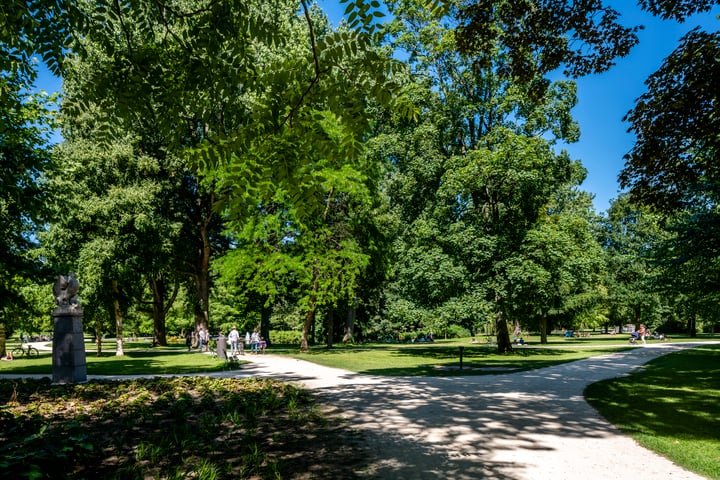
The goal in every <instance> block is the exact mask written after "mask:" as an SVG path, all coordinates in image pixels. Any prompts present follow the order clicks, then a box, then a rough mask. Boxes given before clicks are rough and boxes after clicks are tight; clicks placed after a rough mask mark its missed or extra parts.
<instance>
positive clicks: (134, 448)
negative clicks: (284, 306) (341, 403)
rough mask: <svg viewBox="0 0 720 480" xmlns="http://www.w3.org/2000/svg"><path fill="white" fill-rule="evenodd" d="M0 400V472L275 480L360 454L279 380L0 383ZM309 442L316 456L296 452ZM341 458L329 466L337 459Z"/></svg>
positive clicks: (337, 468) (307, 400) (338, 469)
mask: <svg viewBox="0 0 720 480" xmlns="http://www.w3.org/2000/svg"><path fill="white" fill-rule="evenodd" d="M0 398H3V399H10V398H12V399H13V401H12V402H9V403H6V404H4V405H3V406H2V409H0V425H2V428H0V431H2V432H3V433H2V436H3V443H2V447H0V458H2V460H1V461H0V471H2V472H4V473H7V472H23V473H26V474H29V475H30V476H36V477H57V476H58V475H62V476H64V478H89V477H96V478H128V477H132V478H137V477H145V476H153V477H155V476H157V477H163V478H181V477H187V476H195V477H197V478H216V477H228V476H232V477H234V478H276V477H277V476H280V475H282V476H284V475H287V474H288V473H289V472H294V471H307V470H308V469H311V468H312V470H313V471H316V472H319V473H318V474H319V475H320V474H322V475H323V477H322V478H331V475H329V474H328V475H325V474H324V473H321V472H324V470H325V469H326V468H327V467H328V465H332V469H333V470H332V471H333V472H335V473H338V472H344V471H345V470H344V469H345V468H347V469H348V472H350V471H351V468H352V467H351V465H354V464H355V463H354V462H356V461H358V462H359V461H361V459H362V454H358V452H356V451H353V449H352V447H349V446H347V442H344V441H342V440H341V435H342V432H338V431H337V428H336V426H335V425H333V424H332V423H330V422H328V421H327V419H326V418H323V417H322V416H320V415H319V414H318V412H317V411H316V410H314V408H313V404H312V399H311V398H310V397H309V396H308V395H307V393H306V392H304V391H301V390H298V389H297V388H296V387H293V386H291V385H289V384H281V383H279V382H273V381H267V380H245V381H237V380H235V379H232V380H231V379H210V378H203V377H183V378H177V377H176V378H167V379H146V380H134V381H127V382H88V383H87V384H84V385H64V386H62V385H50V383H49V381H47V380H40V381H38V380H22V381H17V382H9V381H4V382H0ZM303 432H305V433H303ZM307 432H313V434H312V435H309V434H308V433H307ZM309 445H315V446H316V447H317V448H316V452H315V453H316V455H313V456H310V457H308V456H306V455H297V452H298V451H303V449H304V448H307V447H308V446H309ZM322 451H326V452H327V455H332V456H333V458H334V460H333V461H332V462H330V459H329V457H325V454H323V453H321V452H322ZM351 455H354V456H352V457H350V458H351V460H349V461H346V462H345V464H346V465H345V466H340V465H339V463H338V459H342V460H345V459H346V458H347V457H349V456H351ZM310 464H312V467H311V465H310Z"/></svg>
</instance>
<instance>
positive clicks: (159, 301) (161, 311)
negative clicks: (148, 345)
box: [150, 275, 180, 346]
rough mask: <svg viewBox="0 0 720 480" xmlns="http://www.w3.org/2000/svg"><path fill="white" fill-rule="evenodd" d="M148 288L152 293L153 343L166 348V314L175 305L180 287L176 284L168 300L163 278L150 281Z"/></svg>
mask: <svg viewBox="0 0 720 480" xmlns="http://www.w3.org/2000/svg"><path fill="white" fill-rule="evenodd" d="M150 288H151V289H152V293H153V305H152V315H153V343H154V344H156V345H162V346H167V329H166V324H165V321H166V319H167V313H168V312H169V311H170V309H171V308H172V306H173V303H175V298H177V294H178V290H179V289H180V286H179V285H178V284H177V283H176V284H175V288H174V290H173V293H172V295H171V296H170V298H167V289H168V285H167V282H166V281H165V276H163V275H159V276H157V277H153V278H151V279H150Z"/></svg>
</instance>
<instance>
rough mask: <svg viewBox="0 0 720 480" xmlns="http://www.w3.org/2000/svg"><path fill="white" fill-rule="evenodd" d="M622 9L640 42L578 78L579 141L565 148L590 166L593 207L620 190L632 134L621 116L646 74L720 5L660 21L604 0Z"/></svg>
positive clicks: (630, 5) (627, 4)
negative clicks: (601, 69) (603, 68)
mask: <svg viewBox="0 0 720 480" xmlns="http://www.w3.org/2000/svg"><path fill="white" fill-rule="evenodd" d="M607 3H608V4H610V5H611V6H612V7H613V8H615V9H616V10H617V11H618V12H620V13H621V14H622V17H621V19H624V21H623V22H622V23H623V24H625V25H631V24H632V25H636V24H640V25H644V26H645V29H644V30H642V31H640V32H639V38H640V43H639V44H638V45H637V46H636V47H635V48H634V49H633V50H632V51H631V53H630V55H628V56H627V57H625V58H623V59H620V60H618V61H617V64H616V65H615V66H614V67H613V68H612V69H610V70H609V71H608V72H605V73H603V74H600V75H593V76H589V77H585V78H581V79H578V80H577V85H578V105H577V106H576V107H575V109H574V110H573V115H574V117H575V118H576V119H577V121H578V122H579V124H580V130H581V137H580V141H579V142H577V143H575V144H572V145H568V146H567V147H566V148H567V150H568V152H570V155H571V156H572V158H575V159H580V160H581V161H582V163H583V165H584V166H585V168H587V170H588V176H587V179H586V180H585V183H583V185H582V189H583V190H586V191H588V192H591V193H593V194H595V209H596V210H597V211H598V212H602V211H605V210H607V208H608V207H609V205H610V201H611V200H612V199H613V198H617V196H618V189H619V187H618V183H617V176H618V174H619V173H620V170H622V168H623V166H624V163H625V162H624V160H623V155H625V154H626V153H628V152H629V151H630V150H631V149H632V146H633V142H634V136H633V135H632V134H630V133H627V129H628V126H629V125H628V124H627V123H625V122H623V121H622V118H623V117H624V116H625V114H626V113H627V112H628V111H629V110H630V109H631V108H632V107H633V105H634V104H635V100H636V99H637V98H638V97H639V96H640V95H642V94H643V93H645V91H646V88H645V84H644V82H645V79H646V78H647V77H648V76H649V75H651V74H652V73H653V72H655V71H656V70H657V69H658V68H659V67H660V66H661V65H662V63H663V59H664V58H665V57H667V56H668V55H669V54H670V53H672V51H673V50H674V49H675V48H676V47H677V45H678V41H679V39H680V38H681V37H682V36H683V35H684V34H685V33H687V32H688V31H690V30H692V29H693V28H694V27H696V26H698V25H700V26H703V27H704V28H705V29H707V30H713V31H714V30H717V28H718V26H720V22H718V20H717V18H716V17H717V15H718V13H720V9H715V10H713V12H711V13H709V14H704V15H696V16H694V17H692V18H690V19H689V20H687V21H686V22H685V23H683V24H678V23H677V22H673V21H662V20H660V19H657V18H654V17H652V16H651V15H649V14H647V13H645V12H641V11H640V9H639V7H637V5H636V4H635V2H634V1H630V0H618V1H611V2H607Z"/></svg>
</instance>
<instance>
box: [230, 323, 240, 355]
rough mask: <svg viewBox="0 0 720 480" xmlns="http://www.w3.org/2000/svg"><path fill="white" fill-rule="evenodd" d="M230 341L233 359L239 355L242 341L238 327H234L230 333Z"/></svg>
mask: <svg viewBox="0 0 720 480" xmlns="http://www.w3.org/2000/svg"><path fill="white" fill-rule="evenodd" d="M228 340H229V341H230V355H232V356H233V357H234V356H235V355H237V354H238V340H240V334H239V333H238V331H237V327H236V326H234V325H233V327H232V330H230V333H228Z"/></svg>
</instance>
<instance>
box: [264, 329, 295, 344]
mask: <svg viewBox="0 0 720 480" xmlns="http://www.w3.org/2000/svg"><path fill="white" fill-rule="evenodd" d="M301 338H302V332H299V331H297V330H270V340H272V343H277V344H280V345H300V339H301Z"/></svg>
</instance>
